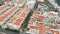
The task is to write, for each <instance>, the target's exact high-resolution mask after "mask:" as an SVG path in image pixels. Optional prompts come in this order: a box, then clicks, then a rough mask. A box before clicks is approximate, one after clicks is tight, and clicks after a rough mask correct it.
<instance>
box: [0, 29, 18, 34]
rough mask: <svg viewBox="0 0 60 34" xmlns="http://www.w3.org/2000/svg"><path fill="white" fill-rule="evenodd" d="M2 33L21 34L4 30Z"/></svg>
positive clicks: (1, 30) (0, 30)
mask: <svg viewBox="0 0 60 34" xmlns="http://www.w3.org/2000/svg"><path fill="white" fill-rule="evenodd" d="M0 32H4V33H6V34H19V33H17V32H12V31H8V30H5V29H2V28H0Z"/></svg>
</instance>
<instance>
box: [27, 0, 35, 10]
mask: <svg viewBox="0 0 60 34" xmlns="http://www.w3.org/2000/svg"><path fill="white" fill-rule="evenodd" d="M35 3H36V0H27V3H26V5H27V7H28V8H29V9H33V7H34V5H35Z"/></svg>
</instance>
